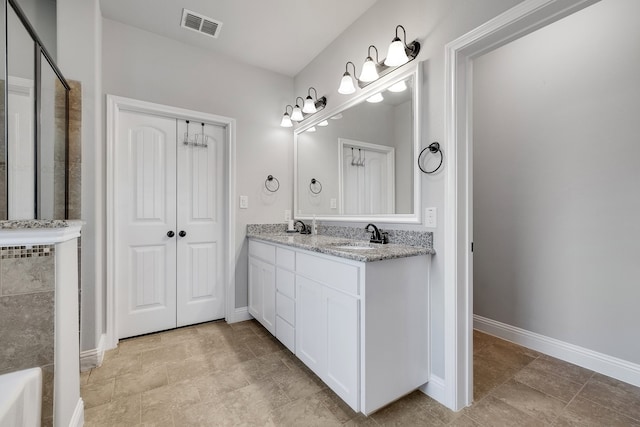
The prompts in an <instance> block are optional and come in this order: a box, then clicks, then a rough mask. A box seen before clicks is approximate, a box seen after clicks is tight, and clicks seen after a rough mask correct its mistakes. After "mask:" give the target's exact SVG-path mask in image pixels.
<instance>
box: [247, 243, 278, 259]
mask: <svg viewBox="0 0 640 427" xmlns="http://www.w3.org/2000/svg"><path fill="white" fill-rule="evenodd" d="M249 255H250V256H254V257H257V258H260V259H263V260H265V261H267V262H268V263H271V264H275V263H276V247H275V246H271V245H268V244H266V243H262V242H257V241H255V240H249Z"/></svg>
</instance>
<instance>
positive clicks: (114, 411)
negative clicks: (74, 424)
mask: <svg viewBox="0 0 640 427" xmlns="http://www.w3.org/2000/svg"><path fill="white" fill-rule="evenodd" d="M139 423H140V395H135V396H126V397H122V398H120V399H114V400H112V401H111V402H109V403H105V404H104V405H100V406H94V407H93V408H88V409H87V410H85V424H84V425H85V427H92V426H118V425H121V426H126V425H129V426H132V425H137V424H139Z"/></svg>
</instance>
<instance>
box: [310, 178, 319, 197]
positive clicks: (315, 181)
mask: <svg viewBox="0 0 640 427" xmlns="http://www.w3.org/2000/svg"><path fill="white" fill-rule="evenodd" d="M314 186H315V187H320V188H318V191H314V189H313V188H314ZM309 190H311V192H312V193H313V194H320V192H321V191H322V184H321V183H320V181H318V180H317V179H315V178H311V183H310V184H309Z"/></svg>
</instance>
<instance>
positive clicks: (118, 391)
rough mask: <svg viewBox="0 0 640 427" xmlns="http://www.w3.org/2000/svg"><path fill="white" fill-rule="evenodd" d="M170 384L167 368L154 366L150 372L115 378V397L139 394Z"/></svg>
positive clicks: (145, 371)
mask: <svg viewBox="0 0 640 427" xmlns="http://www.w3.org/2000/svg"><path fill="white" fill-rule="evenodd" d="M167 384H168V381H167V370H166V368H165V366H162V365H161V366H154V367H152V368H150V369H149V370H144V371H139V372H136V373H131V374H125V375H120V376H118V377H116V378H115V389H114V394H113V395H114V397H121V396H127V395H130V394H138V393H142V392H144V391H148V390H151V389H154V388H158V387H162V386H165V385H167Z"/></svg>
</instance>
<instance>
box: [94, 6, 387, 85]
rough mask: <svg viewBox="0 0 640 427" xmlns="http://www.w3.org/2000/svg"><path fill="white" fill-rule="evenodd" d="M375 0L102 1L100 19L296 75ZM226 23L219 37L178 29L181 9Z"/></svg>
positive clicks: (282, 72) (289, 74)
mask: <svg viewBox="0 0 640 427" xmlns="http://www.w3.org/2000/svg"><path fill="white" fill-rule="evenodd" d="M376 1H377V0H101V2H100V5H101V8H102V15H103V16H104V17H105V18H108V19H112V20H114V21H119V22H123V23H125V24H128V25H131V26H134V27H138V28H141V29H143V30H146V31H149V32H152V33H156V34H159V35H162V36H165V37H169V38H172V39H176V40H179V41H181V42H184V43H187V44H190V45H194V46H199V47H201V48H204V49H209V50H211V51H213V52H217V53H221V54H225V55H228V56H231V57H233V58H235V59H236V60H239V61H242V62H245V63H248V64H251V65H254V66H258V67H262V68H265V69H268V70H272V71H275V72H278V73H281V74H285V75H288V76H295V75H296V74H298V72H300V71H301V70H302V69H303V68H304V67H305V66H306V65H307V64H308V63H309V62H311V60H312V59H313V58H314V57H316V56H317V55H318V54H319V53H320V52H321V51H322V50H323V49H324V48H325V47H327V46H328V45H329V44H330V43H331V42H332V41H333V40H334V39H335V38H336V37H337V36H338V35H339V34H340V33H342V32H343V31H344V30H345V29H346V28H347V27H348V26H349V25H351V24H352V23H353V22H354V21H355V20H356V19H357V18H358V17H360V16H361V15H362V14H363V13H364V12H365V11H366V10H367V9H369V8H370V7H371V6H372V5H373V4H374V3H375V2H376ZM183 8H186V9H189V10H191V11H193V12H196V13H200V14H202V15H205V16H208V17H209V18H213V19H215V20H217V21H222V23H223V25H222V29H221V31H220V36H219V38H217V39H214V38H212V37H208V36H205V35H201V34H198V33H195V32H193V31H189V30H186V29H184V28H181V27H180V19H181V17H182V9H183Z"/></svg>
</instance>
